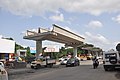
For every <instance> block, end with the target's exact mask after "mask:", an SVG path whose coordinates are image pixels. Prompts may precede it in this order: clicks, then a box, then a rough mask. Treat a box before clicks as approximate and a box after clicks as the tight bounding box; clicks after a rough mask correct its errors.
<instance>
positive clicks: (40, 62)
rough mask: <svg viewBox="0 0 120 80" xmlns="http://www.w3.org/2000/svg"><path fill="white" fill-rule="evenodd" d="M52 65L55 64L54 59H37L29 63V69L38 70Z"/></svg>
mask: <svg viewBox="0 0 120 80" xmlns="http://www.w3.org/2000/svg"><path fill="white" fill-rule="evenodd" d="M54 64H56V59H51V58H47V57H39V58H37V59H35V60H34V61H32V62H31V68H32V69H38V68H41V67H52V66H53V65H54Z"/></svg>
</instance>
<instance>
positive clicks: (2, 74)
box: [0, 62, 8, 80]
mask: <svg viewBox="0 0 120 80" xmlns="http://www.w3.org/2000/svg"><path fill="white" fill-rule="evenodd" d="M0 80H8V73H7V71H6V70H5V68H4V64H3V63H2V62H0Z"/></svg>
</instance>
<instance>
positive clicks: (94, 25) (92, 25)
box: [87, 21, 103, 29]
mask: <svg viewBox="0 0 120 80" xmlns="http://www.w3.org/2000/svg"><path fill="white" fill-rule="evenodd" d="M102 26H103V24H102V23H101V22H100V21H91V22H89V23H88V25H87V27H90V28H93V29H95V28H100V27H102Z"/></svg>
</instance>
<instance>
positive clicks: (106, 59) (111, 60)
mask: <svg viewBox="0 0 120 80" xmlns="http://www.w3.org/2000/svg"><path fill="white" fill-rule="evenodd" d="M103 67H104V70H105V71H109V70H114V69H115V68H120V53H119V52H118V51H108V52H103Z"/></svg>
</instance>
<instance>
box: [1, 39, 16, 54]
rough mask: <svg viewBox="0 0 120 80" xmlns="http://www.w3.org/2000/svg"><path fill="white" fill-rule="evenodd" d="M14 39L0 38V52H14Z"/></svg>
mask: <svg viewBox="0 0 120 80" xmlns="http://www.w3.org/2000/svg"><path fill="white" fill-rule="evenodd" d="M14 52H15V41H13V40H6V39H0V53H14Z"/></svg>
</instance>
